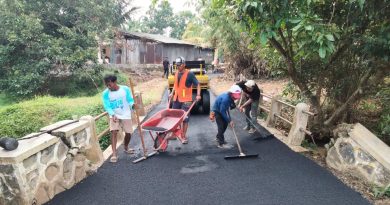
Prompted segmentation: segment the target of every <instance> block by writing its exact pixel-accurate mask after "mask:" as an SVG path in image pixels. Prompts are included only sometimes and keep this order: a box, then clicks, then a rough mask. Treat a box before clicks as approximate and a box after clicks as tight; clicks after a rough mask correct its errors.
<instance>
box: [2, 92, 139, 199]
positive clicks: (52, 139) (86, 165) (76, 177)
mask: <svg viewBox="0 0 390 205" xmlns="http://www.w3.org/2000/svg"><path fill="white" fill-rule="evenodd" d="M135 101H136V102H137V103H138V105H141V106H139V107H138V108H137V109H138V113H140V114H143V115H144V114H145V111H144V108H143V106H142V105H143V104H142V96H141V93H136V94H135ZM103 118H107V119H108V116H107V113H102V114H100V115H98V116H96V117H92V116H83V117H81V118H80V119H79V120H64V121H60V122H57V123H54V124H52V125H49V126H47V127H44V128H42V129H41V130H40V133H32V134H30V135H27V136H25V137H24V138H21V139H19V146H18V148H17V149H15V150H13V151H6V150H4V149H2V148H0V204H1V205H3V204H4V205H5V204H7V205H13V204H14V205H32V204H33V205H37V204H43V203H46V202H47V201H49V200H50V199H52V198H53V197H54V196H55V195H56V194H58V193H60V192H63V191H65V190H67V189H70V188H71V187H73V186H74V185H75V184H76V183H78V182H80V181H81V180H82V179H84V178H85V177H87V176H88V175H89V174H90V173H93V172H95V171H96V170H97V168H98V167H100V166H101V165H102V164H103V162H104V160H105V159H107V158H108V157H109V156H110V155H111V146H110V147H108V148H107V149H106V150H105V151H103V150H102V149H101V148H100V144H99V139H100V138H101V137H102V136H104V135H106V134H107V133H108V132H109V128H108V123H107V128H106V129H104V130H103V131H102V132H101V133H97V129H96V122H97V121H98V120H104V119H103ZM136 124H137V123H134V125H135V126H136ZM123 138H124V134H123V132H119V136H118V144H121V143H122V141H123Z"/></svg>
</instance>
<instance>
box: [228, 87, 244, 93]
mask: <svg viewBox="0 0 390 205" xmlns="http://www.w3.org/2000/svg"><path fill="white" fill-rule="evenodd" d="M229 92H231V93H233V94H234V93H241V88H240V86H238V85H232V87H230V89H229Z"/></svg>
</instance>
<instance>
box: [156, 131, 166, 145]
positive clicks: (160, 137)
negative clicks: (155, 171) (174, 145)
mask: <svg viewBox="0 0 390 205" xmlns="http://www.w3.org/2000/svg"><path fill="white" fill-rule="evenodd" d="M164 137H165V134H164V133H159V134H157V137H156V139H154V149H157V148H158V147H159V146H160V145H161V144H162V142H163V141H164Z"/></svg>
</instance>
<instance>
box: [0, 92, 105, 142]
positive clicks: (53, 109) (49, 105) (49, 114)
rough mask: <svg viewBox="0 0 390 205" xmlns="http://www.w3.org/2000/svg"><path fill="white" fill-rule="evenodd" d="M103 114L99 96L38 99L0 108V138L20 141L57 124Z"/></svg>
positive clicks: (46, 97)
mask: <svg viewBox="0 0 390 205" xmlns="http://www.w3.org/2000/svg"><path fill="white" fill-rule="evenodd" d="M101 112H103V108H102V106H101V100H100V95H95V96H92V97H79V98H67V97H62V98H59V97H52V96H44V97H36V98H35V99H32V100H27V101H23V102H20V103H16V104H12V105H8V106H3V107H1V108H0V136H9V137H13V138H20V137H23V136H25V135H27V134H29V133H32V132H37V131H39V129H40V128H41V127H44V126H46V125H49V124H52V123H54V122H57V121H60V120H65V119H73V118H79V117H81V116H83V115H92V116H94V115H97V114H99V113H101Z"/></svg>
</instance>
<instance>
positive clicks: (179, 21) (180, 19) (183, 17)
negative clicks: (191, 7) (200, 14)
mask: <svg viewBox="0 0 390 205" xmlns="http://www.w3.org/2000/svg"><path fill="white" fill-rule="evenodd" d="M193 18H194V14H192V13H191V11H181V12H179V13H178V14H175V16H174V18H173V21H172V24H171V25H170V26H171V27H172V30H171V33H170V36H171V37H172V38H177V39H181V38H182V35H183V33H184V30H185V29H186V27H187V24H188V23H189V22H190V21H191V20H192V19H193Z"/></svg>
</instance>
